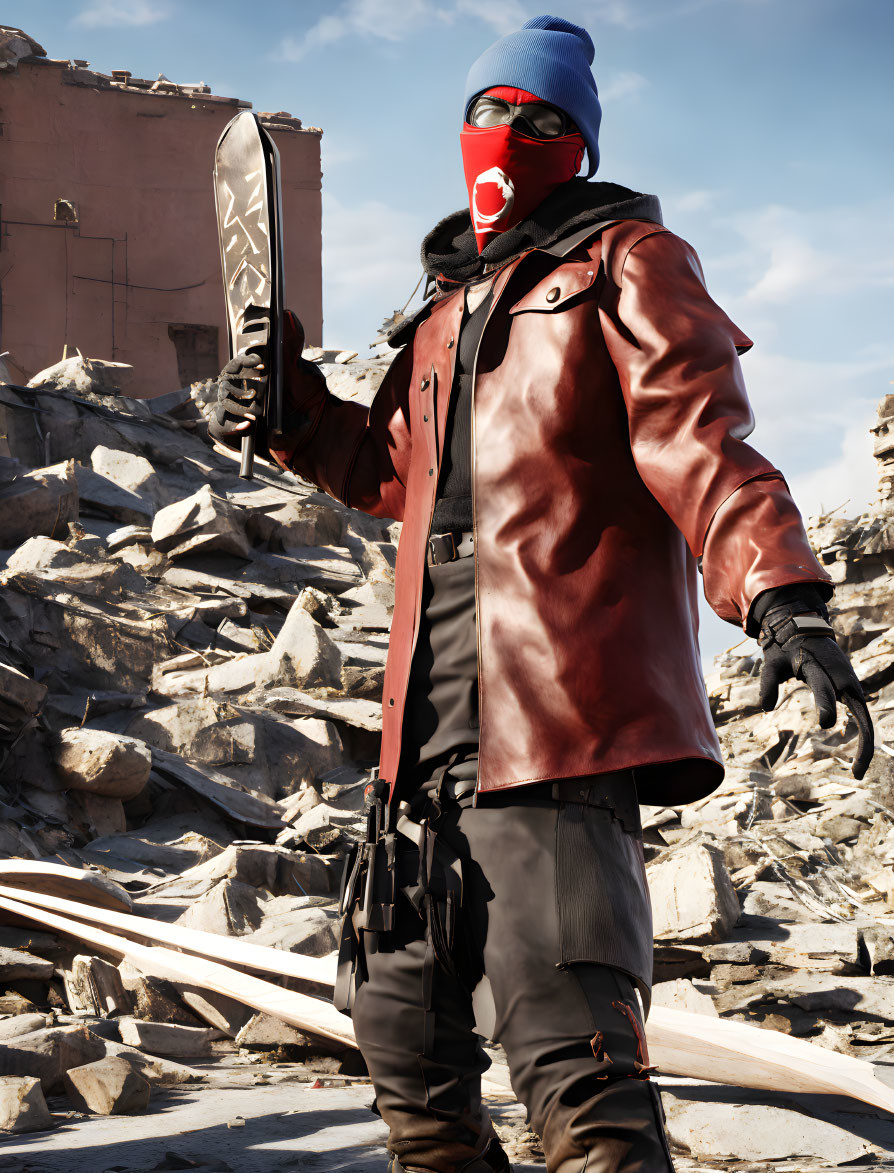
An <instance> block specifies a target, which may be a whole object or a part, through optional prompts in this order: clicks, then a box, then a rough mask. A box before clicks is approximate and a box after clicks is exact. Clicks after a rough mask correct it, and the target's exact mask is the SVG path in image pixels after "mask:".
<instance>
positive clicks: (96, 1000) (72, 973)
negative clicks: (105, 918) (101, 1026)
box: [62, 954, 133, 1018]
mask: <svg viewBox="0 0 894 1173" xmlns="http://www.w3.org/2000/svg"><path fill="white" fill-rule="evenodd" d="M62 978H63V981H64V983H65V997H66V1001H67V1002H68V1006H69V1009H70V1010H72V1011H73V1012H74V1013H78V1012H82V1013H86V1014H91V1015H95V1016H96V1017H98V1018H108V1017H115V1018H117V1017H118V1015H120V1014H130V1013H131V1011H132V1010H133V998H132V996H131V995H130V994H129V993H128V992H127V991H126V990H125V989H124V984H123V982H122V980H121V974H120V973H119V972H118V969H117V967H116V966H114V965H112V964H111V963H110V962H108V961H103V959H102V958H101V957H89V956H85V955H83V954H78V955H77V956H76V957H74V958H73V959H72V962H71V966H70V968H68V969H66V970H63V973H62Z"/></svg>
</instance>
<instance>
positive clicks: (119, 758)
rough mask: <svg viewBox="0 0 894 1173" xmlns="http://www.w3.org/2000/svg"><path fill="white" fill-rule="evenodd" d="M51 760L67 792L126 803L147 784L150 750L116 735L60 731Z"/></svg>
mask: <svg viewBox="0 0 894 1173" xmlns="http://www.w3.org/2000/svg"><path fill="white" fill-rule="evenodd" d="M55 761H56V768H57V770H58V771H59V773H60V775H61V776H62V779H63V781H64V782H65V783H66V785H67V786H68V787H69V789H71V790H86V791H88V792H89V793H90V794H104V795H106V796H108V797H110V798H120V799H122V800H126V799H131V798H136V797H137V795H138V794H141V793H142V791H143V788H144V786H145V785H146V783H147V782H148V781H149V774H150V772H151V770H152V751H151V750H150V749H147V747H146V746H145V745H144V744H143V742H142V741H137V740H136V739H135V738H133V737H122V736H121V734H120V733H119V734H113V733H106V732H105V731H104V730H102V729H64V730H63V731H62V733H61V734H60V735H59V743H58V745H57V747H56V754H55ZM123 829H124V828H122V830H123Z"/></svg>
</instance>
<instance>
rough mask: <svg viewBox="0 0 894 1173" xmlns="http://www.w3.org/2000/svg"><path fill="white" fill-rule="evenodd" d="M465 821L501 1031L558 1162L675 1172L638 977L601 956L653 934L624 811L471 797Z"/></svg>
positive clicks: (551, 1164) (628, 1171) (562, 1167)
mask: <svg viewBox="0 0 894 1173" xmlns="http://www.w3.org/2000/svg"><path fill="white" fill-rule="evenodd" d="M575 829H577V830H580V831H586V835H583V834H580V835H577V834H576V832H575ZM460 830H461V831H462V832H463V834H464V835H465V836H466V839H467V841H468V854H469V856H470V859H471V862H470V863H469V865H468V866H467V868H466V873H467V878H468V888H469V889H470V900H469V906H470V911H473V915H474V917H475V919H476V921H477V925H476V931H477V935H478V936H479V939H482V940H483V941H484V946H483V959H484V972H485V974H486V976H487V982H488V985H489V987H490V992H491V995H492V999H493V1022H492V1031H493V1038H495V1039H496V1041H498V1042H499V1043H501V1044H502V1045H503V1047H504V1048H505V1050H506V1056H507V1059H508V1062H509V1071H510V1075H511V1078H512V1087H513V1090H514V1091H515V1094H516V1095H517V1096H518V1098H519V1100H520V1101H521V1102H522V1103H523V1104H524V1105H525V1107H526V1108H527V1109H528V1114H529V1119H530V1122H531V1125H532V1127H533V1128H534V1130H535V1131H536V1132H537V1133H538V1134H539V1135H540V1137H541V1138H542V1141H543V1147H544V1151H545V1154H546V1160H547V1168H548V1170H549V1173H583V1171H584V1170H586V1173H673V1164H672V1162H671V1158H670V1155H669V1152H668V1148H667V1142H666V1139H665V1134H664V1127H663V1116H662V1112H661V1106H660V1101H659V1099H658V1096H657V1093H656V1091H655V1089H654V1087H653V1085H652V1084H651V1083H650V1081H649V1080H648V1078H647V1070H646V1068H647V1066H648V1059H647V1056H646V1052H645V1049H644V1048H645V1036H644V1034H643V1030H642V1018H641V1011H640V1007H639V1001H638V999H637V997H636V991H635V987H634V983H633V980H632V979H631V978H630V977H628V976H627V974H626V973H625V972H624V970H623V969H621V968H620V967H619V966H617V965H612V964H606V963H605V960H603V959H608V958H610V957H611V958H614V957H618V958H620V957H622V956H624V950H625V948H627V945H626V943H625V942H628V941H630V940H633V939H635V938H637V937H642V938H643V941H644V942H647V943H649V944H651V921H650V919H649V915H648V904H647V900H648V896H647V892H646V889H645V886H644V878H643V877H642V876H641V875H640V872H639V869H640V867H641V864H640V862H639V858H638V857H637V856H636V855H635V853H632V852H630V851H628V847H629V844H627V843H626V842H625V841H624V840H623V839H622V838H619V835H620V832H619V830H618V825H617V820H614V821H613V820H612V819H610V818H607V817H603V815H602V814H601V813H600V812H599V811H598V810H590V809H588V808H584V807H579V806H577V804H566V803H556V802H551V801H548V800H544V801H542V802H541V801H537V802H530V803H527V804H522V803H519V804H518V805H513V806H506V807H505V808H502V809H497V808H495V809H486V808H483V807H478V808H476V809H473V810H469V811H464V812H463V813H462V816H461V818H460ZM625 834H626V833H625ZM569 853H570V854H569ZM575 874H577V875H578V877H579V881H577V882H575V883H573V884H572V882H571V881H572V879H573V878H574V876H575ZM588 876H589V877H590V879H591V880H592V885H591V886H592V891H588V890H587V887H586V885H585V884H584V883H583V880H584V878H586V877H588ZM476 888H477V889H478V891H477V892H476V891H475V889H476ZM613 894H614V895H613ZM569 901H572V902H574V904H575V907H574V908H569V907H568V903H569ZM572 914H573V915H572ZM641 945H642V942H640V946H638V947H637V948H636V949H628V956H629V964H631V968H632V966H633V964H634V963H635V962H636V958H637V957H638V956H639V954H641V953H642V948H641Z"/></svg>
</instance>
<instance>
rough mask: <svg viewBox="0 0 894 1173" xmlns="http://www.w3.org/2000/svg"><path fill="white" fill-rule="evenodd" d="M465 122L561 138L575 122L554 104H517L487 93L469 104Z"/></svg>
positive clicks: (538, 135) (478, 126) (531, 134)
mask: <svg viewBox="0 0 894 1173" xmlns="http://www.w3.org/2000/svg"><path fill="white" fill-rule="evenodd" d="M466 122H468V124H469V125H470V126H475V127H477V128H478V129H479V130H489V129H490V128H491V127H494V126H512V127H513V128H514V129H515V130H517V131H518V132H519V133H520V134H526V135H527V136H528V137H529V138H560V137H561V136H562V135H563V134H569V133H570V132H571V131H572V130H573V129H574V123H573V122H572V121H571V119H570V118H569V117H568V116H567V115H566V114H564V113H563V112H562V111H561V110H557V109H556V108H555V106H547V105H546V103H544V102H525V103H524V104H523V105H521V106H514V105H513V104H512V103H511V102H507V101H506V100H505V99H504V98H494V97H492V96H490V95H488V94H484V95H482V96H481V97H480V98H476V99H475V100H474V101H473V102H472V104H471V105H470V106H469V113H468V115H467V116H466Z"/></svg>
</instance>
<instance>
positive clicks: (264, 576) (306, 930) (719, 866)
mask: <svg viewBox="0 0 894 1173" xmlns="http://www.w3.org/2000/svg"><path fill="white" fill-rule="evenodd" d="M313 357H314V358H315V359H316V360H317V361H319V362H320V363H321V364H322V365H323V369H324V370H325V372H326V373H327V377H328V378H329V381H330V386H332V387H333V389H334V390H336V392H337V393H339V394H343V395H345V396H357V397H360V398H363V399H368V398H369V397H370V395H371V394H372V393H373V392H374V390H375V388H376V387H377V386H378V383H379V382H380V380H381V377H382V374H383V371H384V369H385V363H384V362H383V361H374V362H369V363H364V362H357V361H353V356H350V355H347V354H341V355H337V356H336V355H335V354H334V353H329V352H316V353H315V354H314V355H313ZM336 358H337V359H338V360H339V361H335V360H336ZM126 375H127V371H126V369H121V368H119V367H116V366H115V365H114V364H107V363H98V362H90V361H89V360H81V359H73V360H68V361H67V362H65V363H63V364H60V365H59V366H58V367H56V368H52V369H51V370H50V371H48V372H43V373H42V375H41V376H38V377H37V378H36V379H35V380H33V384H34V385H33V386H30V387H28V388H21V387H16V386H12V385H0V437H2V439H0V565H2V566H3V570H2V571H0V868H2V861H3V860H11V859H24V860H43V861H50V862H56V863H63V864H68V865H70V866H74V867H79V868H84V869H87V870H88V872H91V873H93V874H99V873H101V874H102V875H104V876H105V877H107V878H108V880H110V881H112V882H114V883H115V884H117V885H118V886H119V890H123V892H124V893H125V894H126V897H127V899H128V900H129V901H130V902H132V906H133V911H134V912H135V913H137V914H141V915H146V916H151V917H155V918H157V919H160V920H163V921H166V922H176V923H178V924H180V925H183V926H187V927H192V928H198V929H205V930H209V931H211V932H215V933H219V934H224V935H227V936H238V937H240V938H241V939H243V940H245V941H251V942H256V943H260V944H265V945H271V946H274V947H276V948H280V949H286V950H292V951H295V952H301V953H305V954H310V955H313V956H323V955H326V954H329V953H331V952H332V950H333V949H334V948H335V946H336V937H335V903H336V892H337V886H338V881H339V876H340V862H339V861H340V857H341V854H342V852H343V850H344V847H345V845H346V843H347V842H348V840H349V839H350V837H351V836H353V835H355V834H356V833H357V831H358V829H359V826H360V814H359V806H360V801H361V790H362V781H361V780H362V778H363V775H364V771H365V770H366V769H367V768H368V766H369V765H371V764H372V763H373V762H374V761H375V759H376V757H377V748H378V739H379V733H380V727H381V723H380V715H379V702H380V699H381V689H382V678H383V666H384V659H385V651H386V646H387V637H388V628H389V622H390V608H391V596H392V587H393V582H392V579H393V564H394V549H395V547H394V542H395V540H396V537H397V527H396V526H395V525H390V526H389V525H385V524H383V523H382V522H380V521H376V520H374V519H372V518H369V517H366V516H364V515H361V514H357V513H354V512H352V511H350V510H348V509H345V508H343V507H342V506H340V505H338V504H337V503H335V502H333V501H332V500H330V499H329V498H327V497H325V496H323V495H322V494H320V493H319V492H318V491H317V490H316V489H314V487H313V486H310V485H307V484H305V483H303V482H301V481H300V480H298V479H297V478H294V477H292V476H289V475H288V474H285V473H282V472H281V471H279V470H277V469H275V468H274V467H271V466H270V465H266V464H259V465H258V466H257V473H258V475H257V477H256V479H255V480H254V481H251V482H246V481H241V480H240V479H239V478H238V476H237V475H236V473H237V468H236V464H235V462H234V460H233V458H232V457H231V456H230V455H228V454H224V453H222V452H218V451H216V450H214V449H213V448H212V447H211V446H210V444H209V443H208V440H207V434H206V431H205V427H204V421H203V417H202V415H201V411H200V410H199V406H200V405H201V403H202V402H203V400H204V399H206V398H207V396H208V395H209V394H210V388H209V387H207V386H196V387H193V388H192V389H191V392H190V391H188V390H187V391H183V392H176V393H174V394H172V395H168V396H164V397H162V398H160V399H155V400H152V401H139V400H133V399H128V398H126V397H125V396H124V395H122V394H120V391H121V389H122V387H124V386H125V382H126ZM889 417H894V397H891V398H889V399H888V400H886V401H885V402H884V403H883V404H882V406H881V408H880V423H879V427H878V430H877V432H878V445H877V455H878V457H879V460H880V464H881V492H880V498H879V502H878V504H877V505H876V506H875V507H874V508H873V509H872V510H871V511H870V512H868V513H867V514H866V515H865V516H863V517H861V518H859V519H858V520H848V519H845V518H842V517H838V516H830V517H826V518H822V519H819V520H818V521H817V522H816V524H815V525H813V527H812V537H813V541H814V544H815V547H816V549H817V550H818V551H819V552H820V556H821V559H822V561H823V562H824V563H825V564H826V565H827V567H828V569H829V571H830V572H831V574H832V576H833V578H834V579H835V582H836V593H835V601H834V607H835V624H836V628H837V629H838V630H839V631H840V632H842V633H843V641H844V643H845V645H846V647H847V649H848V651H849V652H850V653H851V654H852V656H853V659H854V662H855V664H856V665H857V668H858V672H859V674H860V677H861V679H862V680H863V682H864V686H865V687H866V689H867V692H868V694H869V696H870V698H871V706H872V709H873V713H874V716H875V718H876V722H877V735H878V741H879V750H878V753H877V755H876V760H875V762H874V764H873V766H872V767H871V770H870V773H869V775H868V777H867V778H866V779H864V781H863V782H862V783H860V784H857V783H855V782H854V781H853V779H852V777H851V776H850V773H849V769H848V763H849V761H850V759H851V757H852V756H853V751H854V746H855V729H854V727H853V725H852V723H844V722H841V723H840V724H839V725H838V726H837V727H836V728H835V729H833V730H829V731H824V732H823V731H820V730H819V729H818V728H817V727H816V724H815V720H814V714H813V707H812V701H811V700H810V697H809V694H808V693H807V691H806V690H805V689H804V688H803V687H802V686H800V685H796V684H790V685H788V686H787V687H786V688H785V689H784V691H783V696H782V699H781V701H780V705H779V707H778V709H777V711H776V712H774V713H773V714H771V715H764V714H762V713H761V712H760V711H759V709H758V701H757V670H758V667H759V661H758V659H757V657H756V656H755V655H753V654H752V653H751V651H750V650H748V647H747V645H743V646H741V647H739V648H738V649H735V650H734V651H732V652H730V653H729V654H727V655H726V656H725V657H724V658H723V659H722V660H721V662H720V664H719V667H718V671H716V672H715V673H714V674H713V675H712V676H711V677H710V678H709V681H708V689H709V694H710V697H711V703H712V707H713V710H714V713H715V717H716V721H717V724H718V728H719V732H720V736H721V740H722V742H723V745H724V750H725V753H726V756H727V760H728V763H729V769H728V773H727V779H726V782H725V783H724V785H723V787H722V788H721V789H720V790H719V791H717V792H715V794H713V795H712V796H711V797H710V798H708V799H706V800H704V801H702V802H700V803H695V804H693V805H691V806H688V807H684V808H681V809H675V808H667V809H665V808H661V809H657V808H644V812H643V813H644V824H645V827H646V842H647V846H646V851H647V861H648V868H649V873H650V880H651V884H652V889H653V902H654V911H655V931H656V979H657V983H658V984H657V985H656V988H655V999H656V1002H658V1003H661V1004H665V1005H674V1006H680V1007H683V1008H685V1009H688V1010H694V1011H696V1012H700V1013H704V1014H709V1015H721V1016H724V1017H730V1018H736V1019H739V1020H741V1021H747V1022H751V1023H756V1024H760V1025H763V1026H766V1027H772V1028H774V1029H776V1030H781V1031H784V1032H786V1033H789V1034H792V1035H796V1036H799V1037H802V1038H808V1039H810V1040H811V1041H813V1042H816V1043H819V1044H820V1045H821V1046H824V1047H829V1048H832V1049H834V1050H837V1051H840V1052H842V1053H847V1054H852V1055H857V1056H860V1057H862V1058H867V1059H870V1060H872V1061H873V1062H875V1063H877V1064H878V1065H879V1067H878V1070H879V1072H880V1074H881V1076H882V1078H885V1079H886V1082H890V1083H891V1084H892V1085H894V978H892V974H894V870H892V866H891V865H892V862H894V784H892V770H894V763H892V758H894V658H892V654H891V653H892V649H891V647H890V638H891V634H892V633H894V593H892V590H891V586H890V585H889V584H890V581H891V580H890V576H889V570H888V567H889V566H890V567H891V568H892V569H894V530H892V529H891V522H892V517H894V505H892V500H894V488H892V479H894V472H892V471H891V470H892V469H894V433H892V435H891V436H889V433H888V426H889ZM891 422H894V421H891ZM889 532H890V533H891V535H892V536H891V537H890V538H889ZM730 632H731V642H732V641H733V640H734V639H735V637H736V633H735V631H734V629H732V628H731V629H730ZM0 882H2V871H0ZM8 919H9V920H10V921H11V920H14V918H13V917H9V918H8ZM284 980H288V979H284ZM0 1014H2V1015H3V1017H2V1018H0V1127H4V1126H5V1127H6V1128H7V1129H9V1130H10V1135H8V1137H7V1139H6V1140H4V1141H3V1143H2V1144H0V1170H3V1169H10V1170H13V1169H15V1170H23V1171H25V1170H28V1171H31V1173H56V1171H57V1170H58V1171H62V1170H63V1169H64V1170H71V1169H78V1170H80V1169H83V1170H91V1171H92V1170H97V1171H102V1170H104V1169H121V1170H124V1169H128V1170H129V1169H133V1170H149V1169H156V1170H164V1169H191V1168H196V1169H207V1170H214V1169H219V1170H226V1169H238V1170H240V1171H241V1170H245V1171H247V1173H250V1171H251V1170H255V1169H257V1170H261V1169H263V1170H274V1169H277V1170H278V1169H283V1170H286V1169H298V1168H305V1167H307V1168H311V1169H313V1168H319V1169H326V1170H335V1169H350V1170H354V1171H357V1173H360V1171H364V1173H365V1171H366V1170H367V1169H369V1170H370V1171H371V1170H372V1169H374V1168H375V1169H379V1168H382V1167H383V1164H384V1156H383V1150H382V1147H381V1146H382V1143H383V1130H382V1126H381V1124H380V1122H379V1121H378V1120H377V1119H376V1118H375V1117H374V1116H372V1115H370V1114H369V1112H368V1104H369V1102H370V1100H371V1090H370V1087H369V1084H368V1082H367V1081H366V1080H365V1079H364V1073H363V1067H362V1063H361V1061H360V1060H359V1058H358V1056H357V1055H356V1053H355V1052H353V1051H348V1050H345V1049H344V1048H343V1047H341V1046H339V1045H336V1044H333V1043H332V1042H326V1041H325V1040H322V1039H319V1038H315V1037H314V1036H311V1035H305V1034H302V1033H301V1032H298V1031H296V1030H295V1029H294V1028H292V1027H286V1026H284V1025H282V1024H279V1023H277V1022H276V1021H274V1020H271V1019H268V1018H265V1017H264V1016H259V1015H255V1014H253V1012H252V1011H251V1010H249V1009H247V1008H245V1007H242V1006H240V1005H239V1004H238V1003H235V1002H232V1001H230V1000H227V999H222V998H220V997H216V998H213V997H208V996H202V995H201V994H200V992H197V991H196V990H195V989H194V988H191V987H187V986H183V985H180V984H178V983H176V982H173V981H169V980H168V981H166V980H162V979H160V978H158V977H154V976H153V975H152V974H147V973H145V972H141V971H140V970H138V969H136V968H135V967H134V966H133V965H132V964H131V963H129V962H126V961H125V962H121V963H120V964H119V963H117V962H116V960H115V959H111V960H110V959H109V958H108V957H107V956H105V955H102V956H100V955H98V954H97V953H96V952H95V951H93V950H91V948H90V947H89V946H86V945H85V944H84V943H83V942H78V941H77V940H75V939H72V938H71V937H67V936H63V935H59V934H57V933H55V932H51V931H47V930H45V929H42V928H40V927H39V926H34V925H30V926H29V925H27V924H25V923H24V922H20V923H18V924H14V923H5V924H3V925H0ZM889 1064H890V1066H888V1065H889ZM887 1072H891V1078H890V1079H887V1076H886V1073H887ZM661 1087H662V1096H663V1101H664V1105H665V1109H666V1111H667V1115H668V1124H669V1129H670V1134H671V1137H672V1140H673V1144H674V1147H675V1151H676V1152H677V1154H678V1165H679V1169H680V1171H681V1173H688V1171H689V1170H690V1169H696V1168H697V1169H700V1170H711V1169H715V1170H730V1171H737V1173H746V1171H753V1173H758V1171H765V1170H771V1169H772V1170H777V1171H778V1173H787V1171H793V1170H806V1169H816V1170H824V1169H831V1168H837V1167H839V1166H846V1167H848V1168H864V1167H865V1168H879V1167H890V1168H894V1121H892V1120H891V1119H890V1118H889V1117H885V1116H884V1114H882V1113H880V1112H875V1111H873V1110H872V1109H870V1108H868V1107H867V1106H865V1105H862V1104H858V1103H856V1102H855V1101H852V1100H844V1099H842V1100H834V1101H833V1100H831V1099H830V1098H829V1097H818V1096H815V1097H809V1096H804V1095H801V1096H794V1095H791V1096H785V1095H782V1094H771V1093H760V1092H746V1091H743V1090H741V1089H736V1088H728V1087H720V1086H717V1085H709V1084H700V1083H697V1082H696V1081H692V1080H683V1079H678V1078H675V1077H672V1076H663V1077H661ZM491 1103H492V1105H493V1109H494V1112H495V1115H496V1117H497V1119H498V1121H499V1123H500V1128H501V1131H502V1132H503V1135H504V1136H505V1138H506V1142H507V1145H508V1146H509V1148H510V1149H511V1151H512V1153H513V1156H514V1158H515V1160H516V1161H517V1162H518V1167H519V1168H525V1167H526V1163H530V1164H532V1165H536V1164H537V1163H538V1161H539V1160H540V1159H541V1157H540V1153H539V1148H538V1146H537V1142H536V1138H535V1137H533V1136H531V1135H530V1134H528V1133H527V1132H526V1130H525V1128H524V1122H523V1113H522V1112H521V1110H520V1109H519V1108H518V1106H517V1105H515V1104H514V1102H513V1101H512V1100H511V1097H508V1096H500V1095H498V1094H497V1093H496V1092H495V1093H494V1094H493V1095H492V1096H491ZM122 1112H128V1113H131V1114H134V1115H135V1114H139V1116H138V1118H133V1117H132V1116H131V1117H128V1116H124V1117H122V1116H121V1115H120V1113H122Z"/></svg>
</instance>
